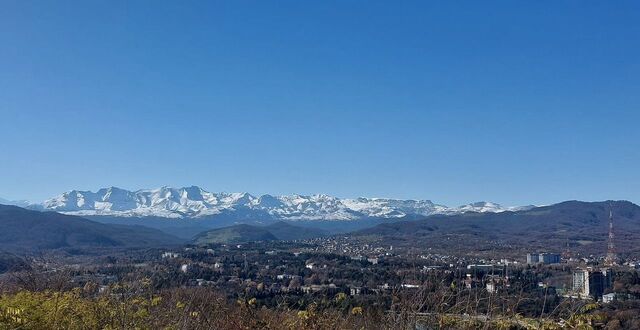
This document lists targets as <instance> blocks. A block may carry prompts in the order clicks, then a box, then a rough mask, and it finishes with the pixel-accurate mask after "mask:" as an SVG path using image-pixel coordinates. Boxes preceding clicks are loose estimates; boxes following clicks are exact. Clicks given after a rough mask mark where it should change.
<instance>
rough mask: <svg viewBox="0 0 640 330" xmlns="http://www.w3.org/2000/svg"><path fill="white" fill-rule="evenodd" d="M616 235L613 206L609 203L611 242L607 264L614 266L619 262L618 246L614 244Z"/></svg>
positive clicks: (609, 243) (608, 248)
mask: <svg viewBox="0 0 640 330" xmlns="http://www.w3.org/2000/svg"><path fill="white" fill-rule="evenodd" d="M614 239H615V235H614V233H613V205H612V204H611V203H609V241H608V242H607V257H606V258H605V264H606V265H608V266H613V265H615V264H616V262H617V260H618V255H617V254H616V246H615V244H614V242H613V241H614Z"/></svg>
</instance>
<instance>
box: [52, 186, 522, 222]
mask: <svg viewBox="0 0 640 330" xmlns="http://www.w3.org/2000/svg"><path fill="white" fill-rule="evenodd" d="M42 209H46V210H52V211H57V212H62V213H67V214H75V215H109V216H122V217H144V216H154V217H165V218H197V217H205V216H206V217H215V216H223V215H224V216H227V217H229V216H231V217H233V216H234V214H235V215H237V216H238V217H244V218H247V217H252V218H255V219H264V218H268V219H273V220H360V219H366V218H402V217H405V216H428V215H432V214H458V213H464V212H503V211H517V210H521V209H525V208H505V207H502V206H501V205H499V204H496V203H491V202H477V203H471V204H467V205H462V206H460V207H457V208H450V207H447V206H445V205H440V204H435V203H433V202H432V201H430V200H399V199H388V198H364V197H360V198H356V199H340V198H337V197H333V196H329V195H324V194H320V195H309V196H305V195H288V196H273V195H262V196H260V197H256V196H253V195H251V194H249V193H214V192H209V191H206V190H204V189H202V188H200V187H197V186H191V187H184V188H172V187H167V186H164V187H160V188H157V189H142V190H137V191H128V190H125V189H121V188H117V187H110V188H103V189H99V190H98V191H97V192H91V191H79V190H72V191H69V192H65V193H63V194H62V195H60V196H57V197H54V198H51V199H48V200H46V201H45V202H44V203H42Z"/></svg>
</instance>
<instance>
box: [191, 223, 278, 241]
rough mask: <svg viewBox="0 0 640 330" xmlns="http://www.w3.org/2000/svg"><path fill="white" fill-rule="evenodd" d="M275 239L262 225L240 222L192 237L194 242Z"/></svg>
mask: <svg viewBox="0 0 640 330" xmlns="http://www.w3.org/2000/svg"><path fill="white" fill-rule="evenodd" d="M277 239H278V238H276V237H275V236H274V235H273V234H271V233H270V232H269V231H268V230H267V229H265V228H263V227H258V226H251V225H244V224H242V225H235V226H230V227H224V228H218V229H212V230H208V231H205V232H202V233H200V234H198V235H196V236H195V237H194V238H193V242H194V243H195V244H212V243H246V242H254V241H275V240H277Z"/></svg>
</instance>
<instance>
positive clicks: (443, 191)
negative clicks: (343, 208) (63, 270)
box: [0, 0, 640, 205]
mask: <svg viewBox="0 0 640 330" xmlns="http://www.w3.org/2000/svg"><path fill="white" fill-rule="evenodd" d="M634 2H635V3H634ZM0 154H1V155H2V157H1V158H0V196H1V197H4V198H11V199H18V198H26V199H31V200H35V201H39V200H42V199H45V198H48V197H51V196H53V195H56V194H58V193H60V192H62V191H66V190H70V189H91V190H95V189H98V188H100V187H103V186H118V187H123V188H128V189H139V188H147V187H158V186H161V185H173V186H184V185H200V186H202V187H204V188H207V189H209V190H212V191H248V192H250V193H254V194H262V193H272V194H290V193H301V194H311V193H327V194H332V195H336V196H339V197H358V196H372V197H397V198H424V199H432V200H434V201H437V202H441V203H445V204H450V205H457V204H462V203H466V202H471V201H476V200H491V201H495V202H499V203H503V204H507V205H516V204H528V203H539V204H545V203H552V202H557V201H561V200H567V199H583V200H603V199H609V198H611V199H628V200H632V201H634V202H640V4H639V3H638V2H636V1H438V2H435V1H434V2H430V1H415V2H414V1H297V0H292V1H262V0H260V1H235V0H234V1H225V2H218V1H111V0H109V1H74V2H67V1H23V0H9V1H2V2H0Z"/></svg>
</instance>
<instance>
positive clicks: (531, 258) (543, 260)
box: [527, 253, 560, 265]
mask: <svg viewBox="0 0 640 330" xmlns="http://www.w3.org/2000/svg"><path fill="white" fill-rule="evenodd" d="M558 263H560V255H559V254H557V253H528V254H527V264H529V265H535V264H547V265H548V264H558Z"/></svg>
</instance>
